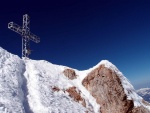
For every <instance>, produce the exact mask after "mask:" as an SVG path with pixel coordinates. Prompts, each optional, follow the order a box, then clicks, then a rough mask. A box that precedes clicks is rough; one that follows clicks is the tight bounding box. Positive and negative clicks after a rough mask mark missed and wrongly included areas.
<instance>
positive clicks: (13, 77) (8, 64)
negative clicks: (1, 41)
mask: <svg viewBox="0 0 150 113" xmlns="http://www.w3.org/2000/svg"><path fill="white" fill-rule="evenodd" d="M23 67H24V65H23V61H22V60H21V59H20V58H19V57H18V56H16V55H12V54H10V53H8V52H7V51H5V50H3V49H2V48H0V113H25V111H24V107H23V99H24V96H23V92H22V88H21V86H22V83H23V82H22V76H23V72H24V70H23Z"/></svg>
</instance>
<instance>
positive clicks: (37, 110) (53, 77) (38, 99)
mask: <svg viewBox="0 0 150 113" xmlns="http://www.w3.org/2000/svg"><path fill="white" fill-rule="evenodd" d="M25 64H26V72H25V73H24V75H25V77H26V79H27V81H28V83H27V87H28V102H29V105H30V109H31V110H32V111H33V112H34V113H41V112H42V113H59V112H60V113H64V112H65V113H71V112H72V113H84V112H85V111H86V109H85V108H84V107H83V106H82V105H81V104H79V103H77V102H74V101H72V99H71V98H70V97H69V96H68V95H67V94H66V93H64V92H63V91H59V92H55V93H54V92H53V91H52V89H51V88H52V87H53V86H56V87H58V88H60V89H62V90H65V89H67V88H69V87H72V86H73V85H72V83H71V81H69V80H68V79H66V77H65V76H64V75H63V73H62V72H63V70H64V68H65V67H64V66H58V65H54V64H51V63H48V62H46V61H34V60H26V61H25Z"/></svg>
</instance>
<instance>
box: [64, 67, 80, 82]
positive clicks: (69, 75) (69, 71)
mask: <svg viewBox="0 0 150 113" xmlns="http://www.w3.org/2000/svg"><path fill="white" fill-rule="evenodd" d="M63 73H64V75H65V76H66V77H67V78H69V79H71V80H73V79H76V78H77V75H76V73H75V71H74V70H72V69H65V70H64V72H63Z"/></svg>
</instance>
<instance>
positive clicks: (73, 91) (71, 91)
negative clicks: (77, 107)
mask: <svg viewBox="0 0 150 113" xmlns="http://www.w3.org/2000/svg"><path fill="white" fill-rule="evenodd" d="M66 91H67V92H68V93H69V96H70V97H71V98H73V99H74V101H76V102H78V103H81V104H82V105H83V106H84V107H86V103H85V100H84V98H82V97H81V91H78V90H77V88H76V87H70V88H68V89H67V90H66Z"/></svg>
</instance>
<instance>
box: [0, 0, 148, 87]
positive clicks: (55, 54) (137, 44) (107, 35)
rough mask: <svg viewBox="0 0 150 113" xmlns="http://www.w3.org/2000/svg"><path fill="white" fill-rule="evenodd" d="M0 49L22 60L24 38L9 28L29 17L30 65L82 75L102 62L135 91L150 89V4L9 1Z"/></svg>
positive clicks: (0, 22)
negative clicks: (44, 63)
mask: <svg viewBox="0 0 150 113" xmlns="http://www.w3.org/2000/svg"><path fill="white" fill-rule="evenodd" d="M0 14H1V15H0V46H1V47H3V48H4V49H6V50H8V51H9V52H11V53H13V54H17V55H19V56H20V57H21V36H20V35H18V34H17V33H14V32H13V31H11V30H9V29H8V28H7V24H8V22H10V21H13V22H15V23H17V24H19V25H22V16H23V15H24V14H29V16H30V19H31V32H33V33H34V34H36V35H38V36H39V37H40V38H41V42H40V43H39V44H35V43H31V49H33V50H34V51H33V53H32V54H31V56H30V58H31V59H41V60H42V59H44V60H47V61H50V62H52V63H54V64H60V65H66V66H69V67H72V68H76V69H79V70H84V69H88V68H90V67H92V66H94V65H96V64H97V63H98V62H100V61H101V60H103V59H107V60H109V61H110V62H112V63H113V64H115V65H116V66H117V67H118V68H119V70H120V71H122V72H123V73H124V75H125V76H126V77H127V78H128V79H129V80H130V81H131V83H132V84H133V85H134V87H135V88H141V87H150V1H149V0H147V1H146V0H98V1H96V0H86V1H83V0H66V1H65V0H54V1H49V2H45V1H44V0H43V1H37V0H36V1H35V0H30V1H28V0H24V1H23V0H18V1H15V0H13V1H5V2H3V3H1V6H0Z"/></svg>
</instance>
